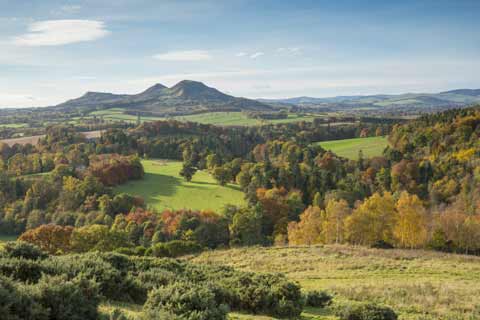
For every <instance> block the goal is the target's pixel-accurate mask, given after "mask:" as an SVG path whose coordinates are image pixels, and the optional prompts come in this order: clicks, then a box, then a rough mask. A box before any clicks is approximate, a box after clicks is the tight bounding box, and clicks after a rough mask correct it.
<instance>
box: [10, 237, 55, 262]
mask: <svg viewBox="0 0 480 320" xmlns="http://www.w3.org/2000/svg"><path fill="white" fill-rule="evenodd" d="M3 249H4V256H6V257H9V258H24V259H28V260H39V259H45V258H46V257H47V254H46V253H45V252H43V251H42V250H40V248H38V247H37V246H35V245H33V244H30V243H28V242H24V241H10V242H7V243H5V244H4V246H3Z"/></svg>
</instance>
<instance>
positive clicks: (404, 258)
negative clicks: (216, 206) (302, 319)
mask: <svg viewBox="0 0 480 320" xmlns="http://www.w3.org/2000/svg"><path fill="white" fill-rule="evenodd" d="M192 262H195V263H202V264H204V263H206V264H210V265H229V266H233V267H234V268H235V269H237V270H242V271H255V272H281V273H284V274H285V275H286V276H287V277H288V278H289V279H291V280H295V281H298V282H299V283H300V285H301V286H302V287H303V288H305V290H327V291H328V292H332V293H335V300H334V301H335V302H334V306H333V307H335V305H342V304H346V303H349V302H352V301H376V302H380V303H384V304H387V305H389V306H391V307H392V308H393V309H394V310H395V311H397V312H398V313H399V315H400V317H399V319H403V320H413V319H424V320H434V319H435V320H438V319H445V320H446V319H478V315H479V314H478V306H479V305H480V296H479V295H478V293H479V292H478V286H477V285H476V283H477V282H478V281H479V276H478V275H479V273H478V271H480V270H479V268H480V267H479V262H480V258H479V257H472V256H462V255H454V254H445V253H435V252H428V251H422V250H398V249H393V250H379V249H368V248H362V247H358V246H357V247H351V246H339V245H328V246H305V247H272V248H262V247H254V248H238V249H230V250H215V251H209V252H204V253H202V254H200V255H199V256H197V257H195V258H193V259H192ZM476 306H477V307H476ZM331 314H332V313H328V310H326V311H325V313H323V314H321V315H324V316H325V317H315V318H313V317H312V318H313V319H338V318H335V317H328V316H331ZM242 319H265V320H266V319H275V318H270V317H265V318H263V317H258V318H256V317H253V316H248V317H246V318H242ZM306 319H310V318H309V317H306Z"/></svg>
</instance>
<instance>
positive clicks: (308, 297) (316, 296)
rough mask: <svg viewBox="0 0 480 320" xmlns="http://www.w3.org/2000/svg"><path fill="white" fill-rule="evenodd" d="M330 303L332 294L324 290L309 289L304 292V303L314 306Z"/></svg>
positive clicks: (319, 306) (320, 306)
mask: <svg viewBox="0 0 480 320" xmlns="http://www.w3.org/2000/svg"><path fill="white" fill-rule="evenodd" d="M330 303H332V296H331V295H329V294H328V293H327V292H325V291H309V292H307V293H306V294H305V305H307V306H309V307H315V308H325V307H326V306H328V305H329V304H330Z"/></svg>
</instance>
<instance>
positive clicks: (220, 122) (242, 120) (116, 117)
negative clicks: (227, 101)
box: [88, 108, 315, 126]
mask: <svg viewBox="0 0 480 320" xmlns="http://www.w3.org/2000/svg"><path fill="white" fill-rule="evenodd" d="M93 116H95V117H100V118H102V119H103V120H106V121H125V122H131V123H136V122H137V116H135V115H129V114H125V113H124V109H121V108H111V109H106V110H99V111H94V112H91V113H90V114H89V116H88V118H92V117H93ZM167 119H173V120H178V121H185V122H186V121H189V122H198V123H202V124H212V125H217V126H258V125H263V124H270V123H288V122H298V121H313V119H315V116H314V115H300V114H289V115H288V117H287V118H286V119H272V120H260V119H253V118H249V117H247V115H246V114H245V113H243V112H207V113H200V114H192V115H185V116H175V117H168V118H166V117H153V116H141V117H140V121H141V122H149V121H158V120H167Z"/></svg>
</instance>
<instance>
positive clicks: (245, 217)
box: [229, 207, 263, 246]
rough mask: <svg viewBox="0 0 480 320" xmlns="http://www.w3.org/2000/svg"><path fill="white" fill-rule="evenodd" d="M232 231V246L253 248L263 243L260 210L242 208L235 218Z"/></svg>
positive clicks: (231, 225)
mask: <svg viewBox="0 0 480 320" xmlns="http://www.w3.org/2000/svg"><path fill="white" fill-rule="evenodd" d="M229 229H230V244H231V245H233V246H252V245H256V244H261V243H262V242H263V236H262V214H261V210H260V208H258V207H257V208H241V209H239V210H238V211H237V212H236V213H235V215H234V216H233V220H232V223H231V224H230V226H229Z"/></svg>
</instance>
